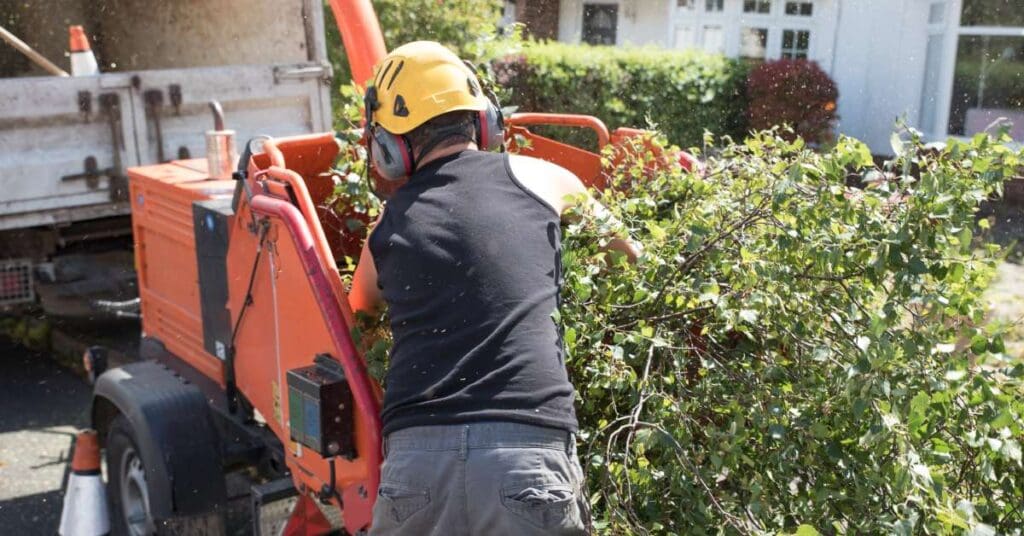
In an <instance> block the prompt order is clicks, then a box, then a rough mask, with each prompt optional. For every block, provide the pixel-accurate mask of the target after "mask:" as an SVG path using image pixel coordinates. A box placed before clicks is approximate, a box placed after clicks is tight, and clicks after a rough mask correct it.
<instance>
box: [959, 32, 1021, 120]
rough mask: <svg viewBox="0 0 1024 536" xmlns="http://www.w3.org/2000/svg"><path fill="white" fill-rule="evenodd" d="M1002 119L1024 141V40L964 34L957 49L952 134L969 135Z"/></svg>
mask: <svg viewBox="0 0 1024 536" xmlns="http://www.w3.org/2000/svg"><path fill="white" fill-rule="evenodd" d="M999 117H1006V118H1008V119H1010V120H1011V121H1013V123H1014V127H1013V131H1012V135H1013V137H1014V138H1015V139H1024V37H993V36H987V35H986V36H974V35H965V36H961V37H960V41H959V44H958V47H957V56H956V71H955V74H954V77H953V98H952V99H951V101H950V110H949V133H950V134H957V135H965V136H970V135H972V134H975V133H977V132H980V131H982V130H984V129H985V127H987V126H988V125H989V124H991V123H992V122H993V121H995V120H996V119H997V118H999Z"/></svg>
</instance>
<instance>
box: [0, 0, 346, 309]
mask: <svg viewBox="0 0 1024 536" xmlns="http://www.w3.org/2000/svg"><path fill="white" fill-rule="evenodd" d="M77 24H80V25H82V26H84V27H85V30H86V34H87V35H88V37H89V40H90V42H91V44H92V49H93V51H94V52H95V54H96V56H97V58H98V61H99V69H100V74H98V75H95V76H78V77H75V76H71V77H60V76H53V75H50V74H47V73H46V72H45V71H43V70H41V69H40V68H38V67H37V66H35V65H34V64H33V63H32V62H30V61H29V60H28V58H26V57H25V56H23V55H22V54H21V53H19V52H18V51H16V50H14V49H13V48H11V47H9V46H5V44H4V43H3V42H2V41H0V309H4V308H6V309H11V308H17V307H20V304H24V303H36V302H38V303H40V304H41V305H42V307H43V309H44V310H45V311H47V312H48V313H50V314H60V315H66V316H72V317H83V316H85V317H93V316H102V315H103V313H104V312H105V311H106V312H110V311H107V309H105V308H104V307H105V306H104V305H103V304H107V305H108V306H109V305H110V304H111V303H127V302H129V301H130V300H131V299H132V298H134V297H135V292H136V291H135V286H134V277H135V276H134V271H133V270H132V260H131V259H132V255H131V223H130V220H129V218H128V216H127V215H128V214H129V211H130V210H131V206H132V200H131V199H128V198H127V187H126V186H127V183H126V175H125V168H127V167H129V166H139V165H147V164H157V163H162V162H167V161H170V160H187V159H190V158H202V157H205V156H206V147H205V145H204V136H203V134H204V132H206V131H208V130H212V129H213V125H214V123H213V117H212V115H211V113H210V108H209V103H210V101H211V100H214V99H216V100H217V101H219V102H220V103H221V105H222V106H223V108H224V113H225V116H226V120H227V127H228V128H230V129H233V130H235V131H236V133H237V134H236V139H237V140H238V144H239V146H241V145H242V144H244V143H245V142H246V140H248V139H249V138H251V137H254V136H257V135H264V134H265V135H270V136H274V137H277V136H287V135H294V134H302V133H309V132H323V131H328V130H331V105H330V87H331V86H330V79H331V76H332V72H331V68H330V64H329V63H328V61H327V54H326V46H325V40H324V9H323V4H322V1H321V0H275V1H274V2H252V1H250V0H218V1H217V2H192V1H186V0H169V1H161V2H152V1H145V0H32V1H30V2H25V1H24V0H0V26H3V27H4V28H6V29H7V30H9V31H10V32H11V33H13V34H15V35H17V36H19V37H20V38H21V39H22V40H23V41H24V42H26V43H27V44H28V45H29V46H31V47H32V48H33V49H35V50H36V51H37V52H39V53H40V54H42V55H43V56H45V57H47V58H49V59H50V60H51V61H52V62H53V63H55V64H57V65H58V66H60V67H63V68H64V69H65V70H70V68H69V63H70V62H69V58H68V52H67V51H68V27H69V25H77ZM197 165H200V164H198V163H197ZM98 304H99V305H98ZM113 307H114V309H116V306H113ZM113 312H118V311H116V310H113Z"/></svg>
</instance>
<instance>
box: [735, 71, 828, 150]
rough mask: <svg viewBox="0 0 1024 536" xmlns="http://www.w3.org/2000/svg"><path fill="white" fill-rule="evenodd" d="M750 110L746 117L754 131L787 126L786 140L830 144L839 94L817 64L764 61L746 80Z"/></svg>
mask: <svg viewBox="0 0 1024 536" xmlns="http://www.w3.org/2000/svg"><path fill="white" fill-rule="evenodd" d="M747 96H748V97H749V99H750V108H749V109H748V111H747V117H748V119H749V120H750V127H751V128H752V129H755V130H762V129H767V128H771V127H773V126H776V125H783V124H785V125H790V126H791V127H792V128H793V132H792V134H789V133H788V131H783V132H782V134H783V135H787V134H788V135H787V137H789V138H793V137H794V136H800V137H802V138H803V139H804V140H805V141H808V142H810V143H821V142H825V141H831V139H832V126H833V124H834V123H835V121H836V120H837V119H838V116H837V115H836V100H837V99H838V98H839V90H838V89H837V88H836V83H835V82H834V81H832V78H830V77H829V75H828V73H826V72H825V71H823V70H822V69H821V67H819V66H818V64H817V63H816V62H813V61H808V60H802V59H781V60H776V61H767V62H764V63H761V64H759V65H757V66H755V67H754V68H753V69H751V71H750V77H749V78H748V79H747Z"/></svg>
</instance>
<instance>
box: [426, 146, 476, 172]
mask: <svg viewBox="0 0 1024 536" xmlns="http://www.w3.org/2000/svg"><path fill="white" fill-rule="evenodd" d="M476 148H477V147H476V143H474V142H471V141H465V142H460V143H455V144H452V145H445V146H444V147H438V148H436V149H431V150H430V152H428V153H427V154H425V155H421V156H419V157H417V159H416V167H417V168H421V167H423V166H425V165H427V164H429V163H430V162H431V161H433V160H437V159H438V158H444V157H446V156H448V155H452V154H455V153H460V152H462V151H465V150H468V149H476Z"/></svg>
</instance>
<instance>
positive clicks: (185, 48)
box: [0, 0, 320, 77]
mask: <svg viewBox="0 0 1024 536" xmlns="http://www.w3.org/2000/svg"><path fill="white" fill-rule="evenodd" d="M307 6H316V8H317V9H320V5H319V2H317V1H310V0H280V1H275V2H251V1H250V0H217V1H216V2H194V1H191V0H164V1H159V2H153V1H146V0H96V1H92V0H34V1H32V2H25V1H24V0H0V13H2V14H4V15H5V16H4V17H0V21H5V20H6V19H8V18H10V19H11V20H13V21H14V24H13V25H12V26H14V27H13V28H12V31H15V32H18V34H19V36H20V37H21V38H22V39H23V40H25V41H26V42H27V43H28V44H29V45H30V46H33V47H35V48H36V49H37V50H38V51H39V52H40V53H42V54H43V55H44V56H46V57H48V58H49V59H50V61H52V62H54V63H55V64H57V65H58V66H61V67H63V68H65V69H69V68H70V63H69V60H68V58H67V57H66V55H65V54H66V51H67V49H68V26H69V25H71V24H81V25H83V26H85V30H86V33H87V35H88V36H89V39H90V41H91V43H92V46H93V50H94V51H95V52H96V55H97V58H98V60H99V62H100V70H101V71H103V72H111V71H124V70H136V69H169V68H178V67H202V66H216V65H241V64H269V63H297V62H304V61H307V60H308V59H311V58H312V57H313V55H311V54H310V53H309V52H308V51H307V47H308V45H307V41H309V42H312V41H313V40H312V39H308V38H307V35H306V26H305V25H304V24H303V17H304V16H305V13H304V11H305V10H306V9H307ZM0 47H3V48H9V47H7V45H6V44H4V43H0ZM15 54H17V53H15ZM29 67H30V66H29V65H28V64H27V63H26V62H24V61H23V60H21V59H20V58H16V57H14V56H11V55H10V53H9V52H8V51H5V52H4V53H3V54H2V55H0V77H4V76H24V75H41V74H43V73H42V71H41V70H38V69H36V68H29Z"/></svg>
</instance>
